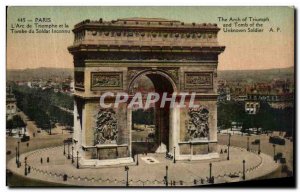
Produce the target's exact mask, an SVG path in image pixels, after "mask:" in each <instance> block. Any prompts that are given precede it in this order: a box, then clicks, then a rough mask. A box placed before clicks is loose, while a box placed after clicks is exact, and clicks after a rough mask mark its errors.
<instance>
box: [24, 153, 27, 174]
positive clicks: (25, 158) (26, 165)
mask: <svg viewBox="0 0 300 192" xmlns="http://www.w3.org/2000/svg"><path fill="white" fill-rule="evenodd" d="M24 175H25V176H27V157H25V172H24Z"/></svg>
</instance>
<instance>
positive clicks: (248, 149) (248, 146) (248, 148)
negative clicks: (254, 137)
mask: <svg viewBox="0 0 300 192" xmlns="http://www.w3.org/2000/svg"><path fill="white" fill-rule="evenodd" d="M249 139H250V138H249V136H248V137H247V151H250V145H249Z"/></svg>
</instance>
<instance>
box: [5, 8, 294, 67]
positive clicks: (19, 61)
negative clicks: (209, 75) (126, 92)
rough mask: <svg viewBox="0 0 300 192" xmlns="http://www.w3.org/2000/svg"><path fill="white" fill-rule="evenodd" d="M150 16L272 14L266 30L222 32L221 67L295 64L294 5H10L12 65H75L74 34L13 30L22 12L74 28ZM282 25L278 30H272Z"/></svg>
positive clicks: (190, 18) (214, 19)
mask: <svg viewBox="0 0 300 192" xmlns="http://www.w3.org/2000/svg"><path fill="white" fill-rule="evenodd" d="M130 17H151V18H165V19H175V20H179V21H182V22H185V23H192V22H195V23H217V24H218V26H219V27H220V28H222V24H223V23H222V22H219V19H218V17H224V18H229V17H240V18H244V17H256V18H265V17H268V18H269V20H270V21H269V22H267V23H265V24H264V32H262V33H225V32H223V31H222V30H221V31H220V32H219V34H218V41H219V44H220V45H224V46H226V49H225V51H224V53H222V54H221V55H220V57H219V65H218V69H219V70H237V69H240V70H246V69H270V68H285V67H291V66H294V10H293V8H291V7H9V8H8V10H7V58H6V61H7V63H6V66H7V69H26V68H39V67H55V68H72V67H73V59H72V55H71V54H70V53H69V52H68V50H67V47H68V46H70V45H72V43H73V40H74V35H73V33H70V34H12V33H11V31H10V28H11V25H13V24H15V23H16V21H17V20H18V18H26V19H35V18H51V20H52V21H53V22H54V23H57V24H60V23H61V24H64V23H66V24H68V25H69V26H71V29H72V28H73V26H74V25H75V24H76V23H79V22H81V21H82V20H85V19H91V20H99V18H103V20H108V21H110V20H116V19H118V18H130ZM270 27H273V28H274V29H275V28H277V27H279V28H280V31H279V32H268V30H269V28H270Z"/></svg>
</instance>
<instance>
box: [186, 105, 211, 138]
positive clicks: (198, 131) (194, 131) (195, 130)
mask: <svg viewBox="0 0 300 192" xmlns="http://www.w3.org/2000/svg"><path fill="white" fill-rule="evenodd" d="M188 115H189V120H188V121H187V122H186V130H187V136H188V139H189V140H195V139H202V138H208V136H209V124H208V117H209V111H208V109H207V108H206V107H203V106H200V107H199V108H190V109H189V112H188Z"/></svg>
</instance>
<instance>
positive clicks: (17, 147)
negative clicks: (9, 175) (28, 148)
mask: <svg viewBox="0 0 300 192" xmlns="http://www.w3.org/2000/svg"><path fill="white" fill-rule="evenodd" d="M16 164H17V166H18V147H16Z"/></svg>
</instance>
